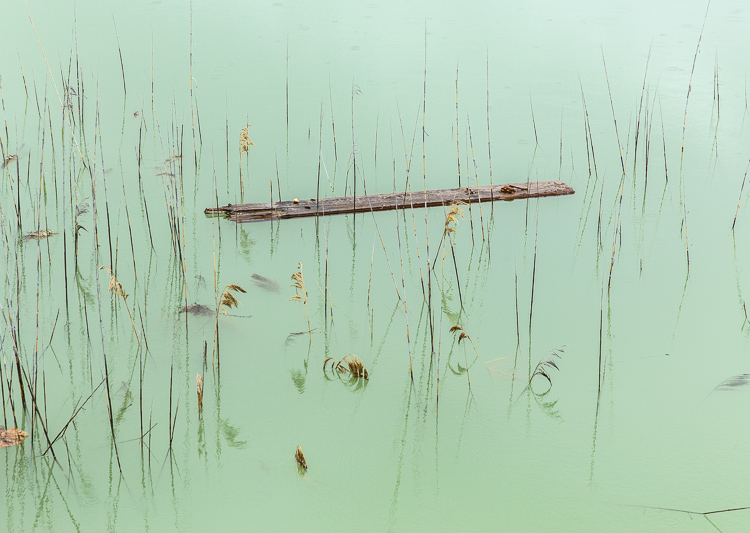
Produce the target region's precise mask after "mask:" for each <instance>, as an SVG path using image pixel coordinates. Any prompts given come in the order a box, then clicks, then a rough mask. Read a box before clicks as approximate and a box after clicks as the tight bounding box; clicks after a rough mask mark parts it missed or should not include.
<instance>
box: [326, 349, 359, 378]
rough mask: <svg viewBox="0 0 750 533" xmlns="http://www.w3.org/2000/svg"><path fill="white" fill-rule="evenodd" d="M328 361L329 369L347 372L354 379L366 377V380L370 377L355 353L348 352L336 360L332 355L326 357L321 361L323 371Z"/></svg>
mask: <svg viewBox="0 0 750 533" xmlns="http://www.w3.org/2000/svg"><path fill="white" fill-rule="evenodd" d="M329 361H330V362H331V370H335V371H336V372H340V373H347V372H348V373H349V374H350V375H351V376H352V378H354V379H366V380H368V381H369V379H370V374H369V373H368V372H367V368H366V367H365V364H364V363H363V362H362V359H360V358H359V356H357V355H356V354H349V355H347V356H345V357H344V358H342V359H341V360H340V361H338V362H337V361H336V360H335V359H334V358H333V357H328V358H326V360H325V361H323V371H325V369H326V367H327V366H328V362H329Z"/></svg>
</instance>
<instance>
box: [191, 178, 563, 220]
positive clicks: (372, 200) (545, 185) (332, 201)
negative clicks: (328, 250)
mask: <svg viewBox="0 0 750 533" xmlns="http://www.w3.org/2000/svg"><path fill="white" fill-rule="evenodd" d="M574 192H575V191H574V190H573V188H572V187H570V186H569V185H566V184H565V183H563V182H562V181H531V182H527V183H508V184H505V185H494V186H490V185H484V186H480V187H472V188H468V189H467V188H466V187H462V188H460V189H438V190H432V191H411V192H406V193H403V192H400V193H388V194H372V195H369V196H357V197H356V199H355V198H354V197H352V196H346V197H338V198H321V199H320V201H318V202H316V201H315V199H314V198H313V199H310V200H299V202H298V203H295V202H294V201H285V202H276V203H273V204H268V203H266V204H234V205H233V204H229V205H225V206H223V207H208V208H206V210H205V211H204V213H205V214H207V215H226V216H227V217H228V218H229V220H232V221H234V222H257V221H260V220H277V219H281V218H297V217H314V216H325V215H341V214H345V213H367V212H370V211H373V212H376V211H388V210H392V209H409V208H418V207H435V206H440V205H449V204H452V203H454V202H465V203H474V202H491V201H496V200H506V201H509V200H520V199H524V198H536V197H540V196H562V195H565V194H573V193H574Z"/></svg>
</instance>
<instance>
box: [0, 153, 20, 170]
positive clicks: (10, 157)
mask: <svg viewBox="0 0 750 533" xmlns="http://www.w3.org/2000/svg"><path fill="white" fill-rule="evenodd" d="M13 161H18V156H17V155H14V154H10V155H8V156H7V157H6V158H5V159H3V164H2V165H0V170H2V169H4V168H5V167H6V166H7V165H8V164H10V163H12V162H13Z"/></svg>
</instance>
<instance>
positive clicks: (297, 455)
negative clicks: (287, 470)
mask: <svg viewBox="0 0 750 533" xmlns="http://www.w3.org/2000/svg"><path fill="white" fill-rule="evenodd" d="M294 459H295V460H296V461H297V465H299V467H300V468H302V469H303V470H305V471H307V461H306V460H305V454H304V453H302V447H301V446H297V451H296V452H294Z"/></svg>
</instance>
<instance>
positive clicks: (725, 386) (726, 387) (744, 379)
mask: <svg viewBox="0 0 750 533" xmlns="http://www.w3.org/2000/svg"><path fill="white" fill-rule="evenodd" d="M748 383H750V374H739V375H737V376H732V377H731V378H727V379H725V380H724V381H722V382H721V383H719V384H718V385H717V386H716V388H715V389H714V390H713V392H716V391H733V390H737V389H739V388H740V387H744V386H746V385H747V384H748Z"/></svg>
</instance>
